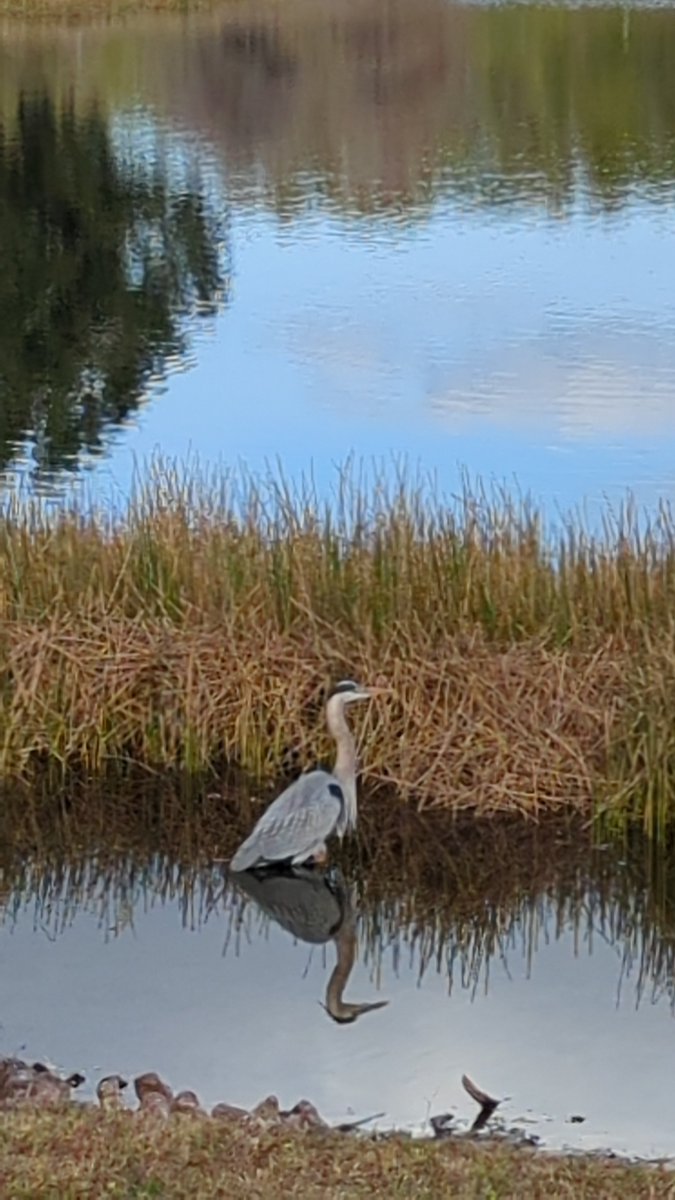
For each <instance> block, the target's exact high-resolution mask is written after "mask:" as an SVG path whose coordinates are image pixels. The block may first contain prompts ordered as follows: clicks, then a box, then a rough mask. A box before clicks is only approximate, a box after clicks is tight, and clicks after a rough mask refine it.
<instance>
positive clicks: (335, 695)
mask: <svg viewBox="0 0 675 1200" xmlns="http://www.w3.org/2000/svg"><path fill="white" fill-rule="evenodd" d="M379 690H381V689H378V688H366V687H362V686H361V684H360V683H354V680H353V679H343V680H341V682H340V683H336V684H335V687H334V688H332V690H331V691H330V693H329V695H328V700H329V701H331V700H334V701H336V703H338V704H341V705H347V704H354V702H355V701H356V700H370V697H371V696H374V695H376V694H377V692H378V691H379Z"/></svg>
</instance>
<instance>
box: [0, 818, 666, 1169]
mask: <svg viewBox="0 0 675 1200" xmlns="http://www.w3.org/2000/svg"><path fill="white" fill-rule="evenodd" d="M91 808H92V809H93V805H92V806H91ZM365 811H366V813H367V814H368V815H367V817H366V819H365V821H364V829H363V839H362V841H361V842H360V843H359V844H358V845H357V846H356V847H354V846H352V847H351V851H352V852H355V853H353V854H352V857H351V858H350V857H349V856H347V857H346V858H345V860H344V863H343V865H342V868H341V870H336V871H333V872H330V871H329V872H328V873H327V874H325V873H322V872H316V873H312V872H305V873H304V874H303V873H300V875H299V877H296V875H295V873H293V874H291V875H289V876H288V877H287V878H285V879H280V878H276V879H274V878H267V879H262V880H261V879H257V880H256V879H251V878H249V879H247V881H246V882H245V884H244V887H243V888H242V887H241V886H239V883H238V881H237V880H230V879H228V876H227V871H226V869H225V867H224V866H221V865H220V864H218V863H215V862H214V861H213V858H212V857H211V856H207V854H206V853H203V855H202V857H201V858H199V859H198V860H197V861H195V860H194V854H195V847H196V845H197V843H196V842H194V841H193V843H192V851H193V858H192V859H190V858H189V857H187V856H186V857H184V858H183V859H182V860H181V858H180V857H179V855H178V846H177V845H176V846H174V847H173V852H172V853H168V852H167V853H164V854H155V855H151V854H149V853H148V852H147V850H146V851H144V850H143V846H142V841H141V839H140V838H139V839H138V840H137V841H136V843H135V845H133V844H132V839H131V836H130V838H129V841H128V843H127V847H126V849H124V848H123V846H122V841H120V849H119V850H118V852H116V853H114V854H105V853H104V852H102V851H99V852H98V854H92V853H91V852H90V853H89V854H86V853H84V852H83V853H81V854H80V855H79V856H78V855H77V854H75V853H74V852H72V857H71V859H70V861H68V860H67V859H66V858H64V857H63V853H62V851H61V854H60V855H59V852H58V851H57V849H56V848H54V850H53V852H52V855H51V856H49V855H47V854H45V856H44V857H43V858H42V859H38V858H35V859H34V861H33V862H30V861H28V862H26V861H23V862H22V861H20V859H19V858H16V857H14V858H13V857H10V856H9V854H8V853H7V851H6V852H5V856H4V862H3V864H2V877H1V883H0V896H1V905H2V915H3V926H2V928H0V965H1V966H2V975H1V979H2V982H1V983H0V1022H1V1023H2V1029H1V1030H0V1053H4V1054H14V1053H18V1054H20V1055H21V1056H22V1057H25V1056H26V1054H28V1055H30V1056H31V1057H34V1058H36V1059H37V1058H43V1057H45V1056H49V1057H50V1058H52V1060H54V1061H55V1062H56V1063H66V1062H67V1063H68V1064H69V1067H76V1068H77V1069H78V1070H80V1071H81V1072H82V1073H83V1074H85V1075H86V1076H87V1078H88V1079H89V1078H96V1077H97V1076H100V1075H101V1074H104V1073H112V1072H119V1073H121V1074H123V1075H125V1077H126V1075H127V1074H129V1073H132V1074H138V1073H139V1072H141V1071H143V1070H157V1071H158V1072H159V1073H160V1074H162V1075H163V1076H164V1077H166V1078H168V1079H169V1080H170V1081H171V1083H172V1084H173V1085H174V1086H175V1087H177V1088H181V1087H185V1086H190V1087H193V1088H195V1089H196V1090H197V1091H198V1092H199V1094H200V1096H202V1098H203V1101H204V1102H205V1103H206V1104H207V1105H208V1104H211V1103H215V1102H216V1101H217V1100H222V1099H223V1098H226V1099H227V1101H228V1102H230V1103H233V1104H240V1105H242V1106H244V1107H247V1106H250V1105H251V1104H253V1103H256V1102H257V1100H259V1098H260V1095H263V1094H268V1093H271V1092H274V1093H276V1094H277V1095H279V1097H280V1101H281V1103H282V1105H285V1104H287V1103H289V1102H290V1101H292V1100H293V1099H294V1098H295V1097H296V1096H297V1095H298V1094H303V1095H307V1096H309V1097H311V1099H312V1101H313V1102H314V1103H315V1104H316V1105H317V1107H318V1108H319V1111H320V1112H321V1113H322V1114H323V1115H325V1116H326V1118H327V1119H328V1120H330V1121H331V1122H335V1123H337V1122H339V1121H344V1120H345V1119H347V1118H349V1117H350V1116H351V1115H353V1113H355V1114H356V1115H359V1116H360V1115H362V1114H364V1113H373V1112H377V1111H380V1110H383V1109H386V1118H385V1119H384V1120H383V1122H382V1124H392V1125H398V1126H401V1125H403V1126H408V1127H411V1128H413V1129H419V1130H420V1131H422V1130H426V1131H427V1132H428V1130H429V1125H428V1118H429V1116H430V1115H431V1114H432V1113H433V1112H440V1111H447V1110H448V1109H449V1108H451V1107H453V1106H454V1107H455V1108H456V1109H457V1111H458V1112H459V1113H460V1114H461V1115H462V1116H468V1117H469V1118H473V1116H474V1115H475V1110H474V1108H473V1106H472V1104H471V1101H469V1100H468V1098H467V1096H466V1094H465V1093H464V1092H463V1090H462V1087H461V1083H460V1080H461V1076H462V1074H463V1073H466V1074H468V1075H469V1076H470V1077H471V1078H472V1079H475V1080H477V1081H479V1083H480V1085H481V1086H483V1087H485V1088H486V1090H488V1091H489V1092H491V1093H493V1094H495V1095H507V1096H511V1097H513V1098H514V1099H513V1101H512V1102H511V1104H510V1105H505V1106H500V1109H499V1114H502V1115H503V1117H504V1119H505V1120H515V1121H516V1122H517V1121H518V1118H519V1117H522V1115H523V1110H524V1109H525V1108H531V1109H533V1110H534V1113H535V1115H536V1114H539V1115H541V1114H542V1113H544V1112H545V1113H548V1114H553V1117H552V1119H551V1120H550V1121H546V1122H543V1118H542V1122H541V1123H540V1127H539V1128H537V1129H536V1132H541V1133H542V1135H543V1137H544V1140H545V1142H546V1144H548V1145H551V1146H555V1145H563V1144H564V1143H566V1142H567V1143H570V1144H574V1145H578V1146H582V1145H583V1146H593V1145H607V1144H611V1145H612V1146H613V1147H614V1148H616V1149H624V1150H627V1151H629V1152H635V1153H652V1152H654V1153H656V1152H663V1153H666V1152H671V1151H675V1143H674V1144H673V1145H671V1142H672V1134H671V1133H670V1132H669V1130H668V1129H667V1128H666V1124H667V1122H666V1117H665V1116H664V1114H666V1113H667V1105H666V1104H665V1094H666V1091H667V1088H668V1087H669V1086H670V1084H669V1074H668V1070H667V1066H668V1056H667V1053H666V1050H667V1047H668V1046H669V1043H670V1040H671V1038H672V999H673V988H672V979H673V963H674V953H673V951H674V947H675V932H674V930H675V922H673V903H672V896H673V876H672V872H671V871H670V869H669V868H668V867H667V853H666V858H665V860H657V859H656V858H654V857H653V856H651V855H650V853H649V851H648V850H646V848H645V847H643V846H640V845H636V846H634V847H632V848H631V847H626V848H625V852H623V857H622V858H618V857H617V856H616V855H615V854H614V853H613V852H612V851H611V850H610V849H609V848H607V849H605V850H596V851H592V850H591V849H590V847H589V846H588V843H586V844H584V842H583V835H582V834H581V833H580V831H578V830H576V831H568V833H567V836H566V837H562V836H561V837H557V836H555V835H551V834H546V835H544V834H543V832H542V831H533V830H530V831H526V832H521V834H520V838H519V839H518V837H516V836H515V835H514V832H513V830H510V831H509V830H505V829H501V831H500V828H499V827H498V826H496V825H495V826H493V827H489V828H486V827H483V828H480V827H477V826H475V825H474V826H473V827H472V829H473V832H471V830H469V831H468V832H463V833H462V834H461V837H460V834H459V832H457V834H456V835H455V840H454V841H453V837H452V834H451V833H449V832H448V829H447V828H443V827H442V825H441V823H440V822H439V823H438V825H437V826H436V829H437V836H436V838H435V839H434V840H428V841H427V842H423V841H422V840H421V839H420V838H419V837H417V838H415V837H413V836H412V834H411V830H410V829H406V831H405V832H406V837H405V839H404V842H402V845H401V847H400V848H398V849H397V848H396V846H395V845H394V844H392V842H391V841H389V842H388V845H386V846H383V845H381V844H376V843H375V842H374V841H373V840H372V838H371V832H372V830H371V818H372V814H371V813H370V812H369V810H368V808H367V806H366V808H365ZM200 819H202V818H200ZM165 822H166V824H167V826H169V825H170V823H171V818H170V809H169V806H168V801H167V808H166V809H165ZM182 828H183V830H185V829H186V828H187V821H186V820H185V819H184V821H183V827H182ZM129 832H130V831H129ZM194 832H195V831H194V828H193V829H192V831H191V835H190V836H191V837H194ZM236 834H237V831H236V830H232V831H231V836H232V840H233V842H234V841H235V839H236ZM120 838H121V835H120ZM107 840H108V841H110V838H108V839H107ZM186 840H187V841H189V838H188V839H186ZM202 844H204V843H202ZM146 845H147V843H146ZM423 845H426V846H427V847H428V850H427V852H426V855H425V852H424V851H421V852H420V851H419V849H416V850H412V849H411V847H413V846H414V847H417V848H419V847H421V846H423ZM508 845H510V846H511V852H510V853H507V851H506V847H507V846H508ZM223 849H225V848H223ZM219 851H220V848H219ZM415 863H416V864H417V866H415ZM434 864H435V866H434ZM239 882H240V881H239ZM247 885H248V886H247ZM294 943H295V944H294ZM308 947H309V953H308ZM317 950H318V951H319V953H317V952H316V951H317ZM36 979H39V980H40V986H39V988H38V987H36V986H35V980H36ZM373 991H374V994H373ZM345 992H346V998H345ZM369 992H370V995H369V994H368V993H369ZM352 995H353V996H354V997H355V1000H354V1001H352V1000H351V996H352ZM336 1000H337V1003H336ZM385 1001H388V1002H389V1003H388V1004H386V1005H385ZM643 1001H647V1002H646V1003H643ZM322 1004H325V1005H326V1007H327V1008H329V1009H332V1010H333V1015H334V1014H335V1012H337V1013H338V1014H340V1015H344V1011H345V1010H344V1007H341V1006H345V1005H347V1006H348V1005H350V1004H355V1006H356V1008H357V1009H358V1011H359V1016H360V1015H361V1014H362V1013H363V1012H368V1010H369V1006H370V1004H378V1005H380V1006H381V1007H380V1009H379V1011H378V1012H372V1013H371V1015H370V1016H368V1018H367V1019H365V1020H363V1021H362V1020H360V1019H352V1020H350V1021H348V1022H347V1023H344V1022H340V1021H338V1022H335V1021H334V1020H331V1021H327V1020H326V1014H325V1011H324V1009H323V1007H322ZM362 1006H364V1007H362ZM352 1011H353V1010H352ZM352 1011H350V1009H349V1008H347V1012H348V1014H349V1015H350V1016H351V1015H352ZM64 1014H67V1019H64ZM103 1029H105V1036H104V1037H102V1030H103ZM628 1079H630V1086H629V1085H628V1084H627V1083H626V1080H628ZM287 1093H288V1095H287ZM516 1105H517V1106H521V1107H518V1108H516V1107H515V1106H516ZM350 1110H353V1112H350ZM578 1111H581V1112H582V1113H584V1115H586V1116H587V1121H586V1122H585V1123H583V1124H582V1125H579V1126H578V1127H577V1126H574V1127H571V1128H570V1126H569V1125H568V1124H567V1122H566V1117H567V1116H568V1115H569V1114H570V1113H572V1112H578ZM669 1138H670V1139H671V1141H669Z"/></svg>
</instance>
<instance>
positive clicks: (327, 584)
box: [0, 463, 675, 832]
mask: <svg viewBox="0 0 675 1200" xmlns="http://www.w3.org/2000/svg"><path fill="white" fill-rule="evenodd" d="M336 479H337V484H336V489H335V494H334V496H333V499H332V501H331V502H329V503H326V504H324V503H322V502H321V501H320V500H319V498H318V497H317V495H316V494H315V493H314V492H313V489H312V486H311V484H310V483H309V482H307V483H306V484H304V485H302V484H301V485H297V486H293V487H291V485H289V484H286V483H285V482H284V480H283V477H282V476H281V475H280V474H275V473H272V474H270V475H269V476H268V477H266V478H261V479H257V478H254V477H250V476H247V475H246V474H245V473H239V474H237V473H230V474H227V473H222V474H218V473H216V474H214V475H206V474H204V473H201V474H200V472H199V470H198V468H197V467H195V469H194V471H193V473H191V474H190V473H181V472H180V471H178V470H176V469H174V468H172V467H171V466H170V465H166V464H165V465H162V464H159V463H156V464H155V466H154V468H153V471H152V472H151V474H150V475H149V476H148V478H147V479H146V481H145V482H143V483H142V484H139V487H138V491H137V494H136V496H135V498H134V499H133V501H132V502H131V504H130V505H129V507H128V509H126V510H124V511H123V512H121V513H119V514H118V515H115V514H114V513H112V512H110V511H105V512H97V511H95V510H94V509H91V510H89V511H85V510H82V509H80V510H78V509H72V510H68V509H66V508H61V509H56V510H50V509H49V508H47V507H45V506H44V505H42V506H41V505H40V504H39V503H38V502H31V501H28V502H27V503H26V504H21V503H19V502H15V501H12V500H8V501H7V502H6V503H5V506H4V510H3V516H2V523H1V525H0V618H1V620H2V626H1V629H0V664H1V665H0V770H1V772H2V775H3V777H4V778H5V779H6V780H10V779H15V780H16V779H23V780H30V779H31V778H35V777H36V774H37V773H38V772H39V771H40V770H42V769H43V768H44V767H45V766H48V767H51V768H56V770H57V772H58V773H60V774H61V775H62V776H66V775H68V774H69V773H71V772H73V771H79V772H83V773H84V774H85V775H86V774H96V773H98V772H105V771H109V770H110V769H116V770H117V771H119V772H122V773H123V772H124V771H125V770H126V769H129V768H130V767H131V766H139V765H142V766H143V767H145V768H147V770H149V771H151V772H152V771H155V772H165V771H178V772H185V773H188V774H199V773H210V775H211V776H212V777H218V776H222V775H224V774H226V773H228V772H229V773H230V774H231V773H232V772H233V771H234V772H236V773H237V774H238V777H239V778H244V779H245V780H246V781H248V782H249V783H251V784H252V786H253V787H254V788H255V789H257V794H258V795H259V796H260V797H261V799H262V798H265V796H266V792H265V789H266V788H268V787H270V786H272V785H274V784H276V783H277V782H278V780H279V778H280V777H281V776H282V775H283V774H284V771H286V772H288V771H291V772H292V771H293V770H296V769H298V768H300V767H303V766H306V765H308V764H309V763H311V762H312V761H316V760H317V758H318V759H321V758H322V756H323V755H324V754H328V753H329V747H328V745H327V739H326V734H325V730H324V728H323V720H322V714H321V709H320V702H321V698H322V695H323V693H324V691H325V688H326V686H328V685H329V684H330V683H331V682H332V681H333V680H335V679H336V678H343V677H350V676H354V677H356V678H361V679H363V680H365V681H368V680H370V681H375V680H378V681H380V682H383V683H384V684H386V685H387V687H388V688H389V689H390V694H389V696H388V697H386V698H385V699H384V700H382V701H378V702H377V703H373V704H371V706H370V709H369V712H368V714H367V716H366V718H365V719H364V720H363V722H362V723H360V725H359V729H360V740H361V758H362V764H363V768H362V770H363V775H362V778H363V786H364V787H365V789H366V790H370V791H373V790H377V789H388V790H389V791H390V792H391V793H395V795H396V804H397V805H398V804H401V803H410V804H413V805H415V806H417V807H418V808H419V809H420V810H430V809H436V808H442V809H450V810H452V811H453V812H459V811H462V810H467V809H470V810H473V811H474V812H476V813H479V814H481V815H494V814H495V813H520V814H522V815H524V816H527V817H537V816H540V815H542V814H544V813H556V812H557V813H560V812H575V813H580V814H583V815H585V816H586V817H591V816H594V815H597V814H598V813H602V814H605V815H606V816H607V817H608V818H611V819H612V820H613V821H614V822H616V823H618V824H621V823H622V822H624V821H628V820H631V819H639V820H640V821H642V823H643V824H644V826H645V828H646V829H648V830H649V831H651V832H657V831H658V830H659V829H660V828H662V827H664V826H665V825H666V824H667V822H668V820H669V818H670V815H671V812H672V806H673V799H674V789H675V780H674V776H673V767H674V765H675V759H674V757H673V756H674V752H675V734H674V733H673V728H672V721H671V697H672V694H673V688H674V687H675V655H674V653H673V648H672V622H673V616H672V614H673V611H674V599H675V529H674V527H673V520H672V517H671V514H670V512H669V510H668V509H667V508H666V507H663V508H662V509H661V511H660V513H659V514H658V515H657V516H656V517H655V518H654V519H652V521H651V522H650V523H647V521H646V519H645V520H644V521H641V519H640V518H639V515H638V514H637V513H635V512H634V511H633V510H632V509H631V507H630V505H629V504H628V505H626V507H625V508H624V510H623V511H621V512H619V513H614V514H611V513H610V512H608V513H607V520H606V526H605V529H604V532H602V533H600V534H596V535H593V536H591V535H590V534H589V533H587V532H585V531H584V529H583V527H582V525H581V524H580V521H579V520H578V519H577V518H576V517H574V516H570V518H569V519H568V520H567V521H562V522H561V523H560V525H559V527H558V529H557V531H556V530H554V529H547V528H546V526H545V523H544V519H543V517H542V514H541V513H539V512H537V511H536V510H535V509H534V508H533V507H532V506H531V505H530V504H529V503H528V502H527V501H526V500H518V499H515V498H514V497H512V496H509V495H508V494H506V493H503V492H498V491H493V492H492V493H491V494H490V493H489V492H486V491H485V490H483V489H480V488H478V487H477V488H475V489H474V490H471V489H470V488H469V487H468V486H467V489H466V491H465V493H464V494H463V495H462V496H459V497H455V498H454V499H453V498H452V497H449V498H445V499H444V498H443V497H442V496H441V495H440V494H439V493H438V492H435V491H434V487H433V484H432V483H429V482H428V481H427V482H425V481H424V480H423V479H420V480H415V479H414V478H413V477H410V476H408V477H406V476H405V473H402V474H401V475H400V476H399V478H398V481H396V482H394V483H391V481H387V478H385V477H384V476H383V477H377V476H370V477H368V474H367V472H365V473H364V471H361V472H359V470H358V469H357V468H356V466H354V465H353V464H352V466H351V467H349V466H348V467H346V468H345V469H344V470H343V471H342V472H340V473H338V475H337V477H336ZM244 808H245V810H246V814H247V816H249V817H250V816H252V815H253V812H254V810H255V802H251V803H250V804H249V803H248V802H246V803H245V805H244Z"/></svg>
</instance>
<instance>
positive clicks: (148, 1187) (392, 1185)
mask: <svg viewBox="0 0 675 1200" xmlns="http://www.w3.org/2000/svg"><path fill="white" fill-rule="evenodd" d="M75 1107H76V1106H75V1105H72V1106H71V1109H70V1110H65V1111H61V1112H60V1111H50V1112H48V1111H36V1110H27V1111H17V1112H14V1113H3V1114H2V1118H1V1119H0V1189H1V1190H2V1194H3V1196H8V1197H9V1196H11V1197H12V1200H29V1198H30V1200H36V1198H37V1197H40V1198H41V1200H47V1198H50V1197H53V1198H54V1200H56V1198H57V1197H58V1200H75V1198H76V1197H81V1196H107V1197H108V1196H109V1197H111V1198H117V1200H149V1198H150V1197H152V1196H161V1197H162V1200H183V1198H186V1200H187V1198H188V1197H189V1198H190V1200H192V1197H195V1196H208V1197H209V1198H213V1200H216V1198H217V1197H223V1200H238V1198H240V1197H241V1198H242V1200H243V1198H244V1197H245V1198H246V1200H250V1198H255V1200H276V1198H277V1197H278V1196H289V1197H291V1196H295V1197H302V1200H347V1198H349V1200H356V1198H357V1197H360V1196H363V1197H367V1196H381V1197H383V1200H403V1198H404V1197H410V1198H411V1200H412V1198H413V1197H414V1200H440V1198H441V1197H446V1196H453V1197H457V1198H458V1200H469V1198H472V1200H473V1198H475V1200H487V1198H489V1197H494V1198H495V1200H496V1198H497V1197H515V1196H517V1197H518V1198H519V1200H526V1198H527V1197H533V1198H534V1197H537V1198H539V1197H547V1196H558V1197H570V1200H571V1198H572V1197H573V1198H574V1200H584V1198H585V1197H589V1198H590V1197H593V1198H594V1200H595V1198H596V1197H605V1196H606V1197H610V1196H611V1197H613V1198H614V1200H619V1198H620V1197H624V1196H625V1197H630V1198H631V1200H639V1198H640V1197H644V1198H645V1200H647V1197H649V1200H657V1198H660V1197H664V1198H665V1197H672V1195H673V1188H674V1186H675V1185H674V1183H673V1177H672V1172H671V1171H669V1170H668V1169H667V1168H666V1169H664V1168H663V1167H657V1166H644V1167H637V1166H633V1165H628V1164H624V1163H616V1162H610V1161H608V1160H607V1159H603V1158H592V1157H587V1158H562V1157H558V1156H553V1155H548V1154H542V1153H538V1152H532V1151H526V1150H520V1149H512V1148H509V1147H508V1146H499V1145H494V1144H493V1145H486V1144H484V1143H483V1144H480V1143H476V1142H471V1141H462V1140H457V1139H452V1138H451V1139H449V1140H448V1141H446V1142H442V1143H438V1142H430V1141H421V1140H412V1139H406V1138H402V1137H395V1138H385V1139H373V1138H365V1137H358V1138H357V1137H346V1136H344V1135H343V1136H339V1135H330V1134H328V1135H322V1134H304V1135H303V1134H296V1133H288V1132H285V1131H283V1132H279V1131H275V1130H271V1131H269V1132H261V1133H256V1135H255V1136H251V1134H250V1132H249V1131H248V1130H246V1129H242V1128H240V1127H237V1126H230V1125H227V1124H224V1123H219V1122H216V1121H200V1120H198V1119H194V1118H190V1117H187V1116H186V1117H184V1118H180V1117H179V1118H174V1119H173V1120H171V1121H170V1122H162V1121H157V1120H153V1119H152V1118H151V1117H150V1118H140V1117H134V1116H132V1115H131V1114H130V1113H128V1112H127V1113H122V1112H120V1113H100V1112H96V1111H93V1110H86V1109H85V1110H82V1111H73V1110H74V1109H75Z"/></svg>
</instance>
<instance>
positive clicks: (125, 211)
mask: <svg viewBox="0 0 675 1200" xmlns="http://www.w3.org/2000/svg"><path fill="white" fill-rule="evenodd" d="M222 244H223V228H222V221H221V220H220V218H219V217H218V216H216V215H215V214H214V213H213V212H212V211H211V210H210V207H209V202H208V198H207V196H206V194H205V192H204V191H203V190H200V189H199V186H198V185H195V190H189V188H188V187H187V186H186V185H185V184H184V183H183V182H181V183H180V184H179V183H178V182H177V181H176V180H172V178H171V166H170V165H169V166H167V165H165V164H164V163H160V162H159V161H154V162H152V164H151V165H149V164H148V163H147V162H146V161H145V158H144V156H143V155H137V156H136V157H135V158H134V159H133V161H130V160H126V159H125V160H124V161H122V159H121V157H120V155H119V154H117V153H116V151H115V148H114V145H113V141H112V137H111V132H110V130H109V128H108V123H107V121H106V119H105V117H104V116H102V115H101V113H100V112H99V111H98V110H97V108H96V107H91V108H90V109H89V110H88V111H86V113H84V114H82V113H80V112H78V113H76V112H75V110H74V109H73V108H68V107H65V108H62V109H59V110H57V109H56V108H55V106H54V104H53V103H52V101H51V100H50V98H49V97H48V96H47V95H38V96H34V95H30V96H28V95H21V96H20V97H19V99H18V103H17V112H16V119H15V121H14V122H12V123H11V125H10V124H5V125H2V124H0V261H2V272H1V273H0V470H2V469H4V468H6V467H7V466H8V464H10V463H11V462H12V460H13V459H15V458H17V457H20V456H21V455H22V454H24V453H25V451H26V448H27V446H28V445H30V444H31V443H32V453H33V456H34V458H35V462H36V467H35V474H36V477H37V480H38V481H39V480H40V479H42V480H45V479H48V478H49V476H50V475H52V474H53V473H54V472H56V471H59V470H63V469H64V468H66V469H71V470H72V469H74V468H76V467H77V466H78V464H79V461H80V459H81V456H82V455H83V453H88V454H97V453H100V452H101V450H102V449H103V448H104V447H105V443H106V440H107V439H109V437H110V435H111V433H112V432H113V431H114V430H115V429H117V428H118V427H119V426H121V425H122V424H123V423H124V422H125V421H126V420H127V419H128V418H129V417H130V415H131V414H132V413H133V412H134V411H135V410H136V409H137V408H138V406H139V404H140V403H141V400H142V399H143V393H144V391H145V389H146V388H147V386H148V383H149V382H150V380H151V379H153V378H156V377H157V376H158V375H161V373H162V371H163V368H164V365H165V364H166V361H167V359H168V358H169V356H176V355H179V354H182V353H183V352H184V350H185V320H186V318H187V317H188V315H192V314H195V313H199V314H213V313H214V312H215V311H216V310H217V309H218V307H219V305H220V304H221V303H222V302H223V300H224V298H225V297H226V295H227V274H228V272H227V267H226V265H225V261H224V256H223V250H222Z"/></svg>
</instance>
